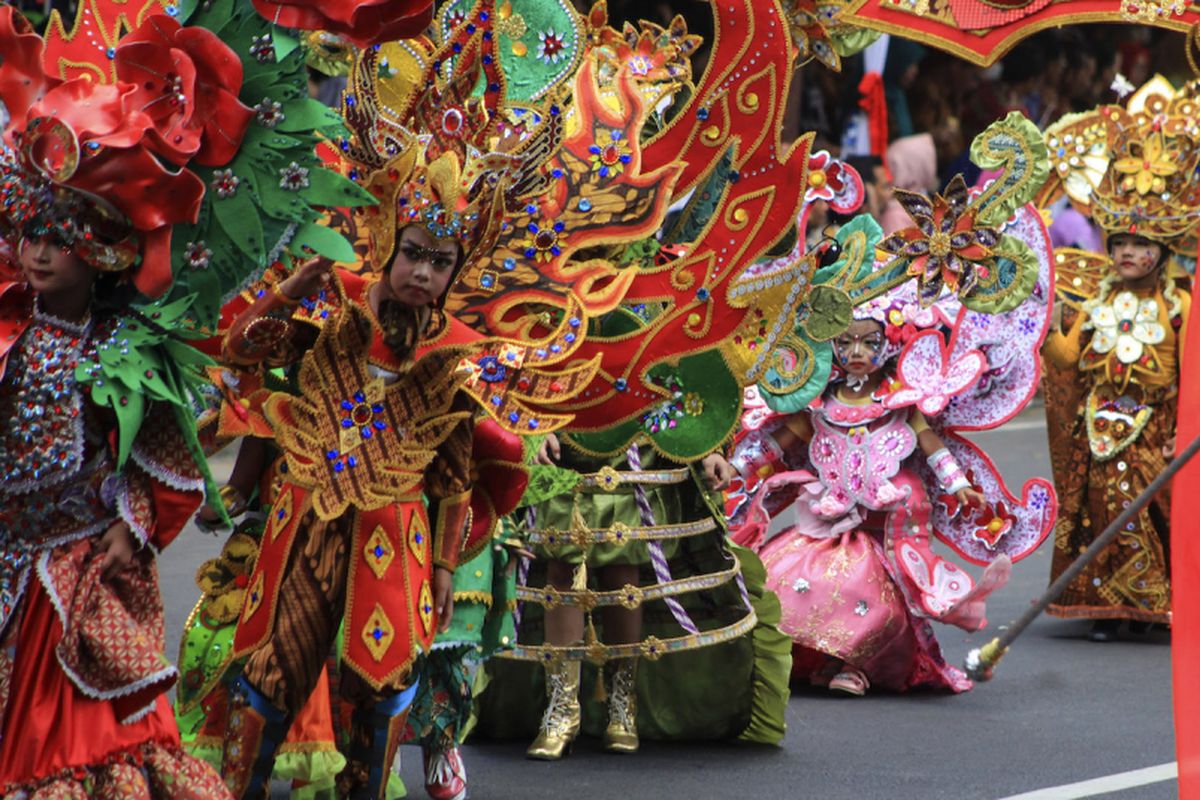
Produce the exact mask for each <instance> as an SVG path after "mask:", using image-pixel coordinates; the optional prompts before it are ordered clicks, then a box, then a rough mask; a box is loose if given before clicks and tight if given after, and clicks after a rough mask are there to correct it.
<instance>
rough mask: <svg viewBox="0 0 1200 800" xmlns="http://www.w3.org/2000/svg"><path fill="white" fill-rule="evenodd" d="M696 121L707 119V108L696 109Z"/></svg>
mask: <svg viewBox="0 0 1200 800" xmlns="http://www.w3.org/2000/svg"><path fill="white" fill-rule="evenodd" d="M696 119H698V120H700V121H701V122H703V121H704V120H706V119H708V109H707V108H701V109H698V110H697V111H696Z"/></svg>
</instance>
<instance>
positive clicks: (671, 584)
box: [517, 563, 741, 610]
mask: <svg viewBox="0 0 1200 800" xmlns="http://www.w3.org/2000/svg"><path fill="white" fill-rule="evenodd" d="M740 571H741V565H740V564H738V563H734V565H733V566H732V567H730V568H729V569H724V570H721V571H720V572H710V573H708V574H707V575H697V576H695V577H693V578H679V579H677V580H673V581H665V582H663V583H654V584H651V585H649V586H641V587H638V586H629V585H626V586H625V587H624V588H621V589H614V590H611V591H592V590H591V589H578V590H575V589H571V590H566V589H555V588H554V587H553V586H547V587H544V588H541V589H532V588H530V587H528V586H518V587H517V599H518V600H520V601H523V602H529V603H537V604H538V605H540V606H545V607H546V608H554V607H556V606H578V607H580V608H583V609H584V610H591V609H593V608H596V607H599V606H617V605H619V606H624V607H625V608H637V607H638V606H639V605H641V604H642V603H644V602H646V601H647V600H661V599H663V598H664V597H674V596H675V595H680V594H689V593H691V592H702V591H705V590H706V589H715V588H717V587H718V586H723V585H724V584H726V583H728V582H729V581H731V580H733V579H734V578H735V577H736V576H737V574H738V573H739V572H740ZM635 601H636V602H635Z"/></svg>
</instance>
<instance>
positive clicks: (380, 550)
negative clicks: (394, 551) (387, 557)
mask: <svg viewBox="0 0 1200 800" xmlns="http://www.w3.org/2000/svg"><path fill="white" fill-rule="evenodd" d="M386 552H387V550H384V549H383V545H381V544H377V545H375V557H376V558H383V554H384V553H386Z"/></svg>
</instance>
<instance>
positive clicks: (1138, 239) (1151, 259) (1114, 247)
mask: <svg viewBox="0 0 1200 800" xmlns="http://www.w3.org/2000/svg"><path fill="white" fill-rule="evenodd" d="M1108 252H1109V253H1110V254H1111V256H1112V261H1113V269H1115V270H1116V271H1117V274H1118V275H1120V276H1121V280H1123V281H1138V280H1141V279H1142V278H1145V277H1147V276H1149V275H1150V274H1152V273H1153V272H1154V271H1155V270H1156V269H1158V265H1159V261H1160V260H1161V259H1162V253H1163V250H1162V245H1160V244H1157V243H1156V242H1152V241H1150V240H1149V239H1147V238H1145V237H1144V236H1134V235H1133V234H1129V233H1119V234H1116V235H1114V236H1112V237H1111V238H1110V239H1109V240H1108Z"/></svg>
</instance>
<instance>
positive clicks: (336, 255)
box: [290, 222, 357, 264]
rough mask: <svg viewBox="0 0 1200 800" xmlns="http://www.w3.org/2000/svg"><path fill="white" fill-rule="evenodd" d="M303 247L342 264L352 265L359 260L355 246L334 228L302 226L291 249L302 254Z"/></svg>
mask: <svg viewBox="0 0 1200 800" xmlns="http://www.w3.org/2000/svg"><path fill="white" fill-rule="evenodd" d="M302 247H307V248H308V249H310V250H312V251H313V252H314V253H316V254H317V255H321V256H324V257H325V258H328V259H329V260H330V261H341V262H342V263H345V264H350V263H353V262H354V261H355V260H356V259H357V256H356V255H355V253H354V245H352V244H351V243H350V242H349V241H348V240H347V239H346V237H344V236H342V235H341V234H340V233H338V232H337V231H335V230H333V229H332V228H329V227H326V226H325V225H320V224H317V223H315V222H310V223H307V224H305V225H302V226H301V227H300V228H299V229H298V230H297V231H296V237H295V238H294V239H293V240H292V243H291V245H290V248H291V250H292V252H294V253H300V252H302V250H301V248H302Z"/></svg>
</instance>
